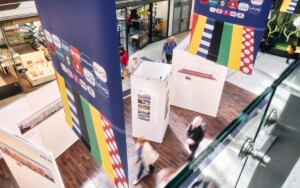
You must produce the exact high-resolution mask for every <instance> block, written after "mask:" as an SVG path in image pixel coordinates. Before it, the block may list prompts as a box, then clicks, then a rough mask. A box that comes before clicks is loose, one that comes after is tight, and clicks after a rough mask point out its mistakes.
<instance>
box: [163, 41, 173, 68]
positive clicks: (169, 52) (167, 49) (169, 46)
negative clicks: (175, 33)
mask: <svg viewBox="0 0 300 188" xmlns="http://www.w3.org/2000/svg"><path fill="white" fill-rule="evenodd" d="M175 47H176V43H175V42H173V40H172V37H170V38H168V39H167V42H166V43H165V44H164V46H163V51H162V56H163V54H164V53H165V54H166V59H167V63H168V64H171V63H172V56H173V50H174V48H175Z"/></svg>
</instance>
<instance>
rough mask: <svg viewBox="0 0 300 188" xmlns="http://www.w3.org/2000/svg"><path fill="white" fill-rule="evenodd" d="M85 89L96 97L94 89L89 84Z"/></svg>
mask: <svg viewBox="0 0 300 188" xmlns="http://www.w3.org/2000/svg"><path fill="white" fill-rule="evenodd" d="M87 90H88V92H89V94H90V95H91V96H92V97H93V98H95V97H96V94H95V91H94V90H93V88H91V87H90V86H89V85H87Z"/></svg>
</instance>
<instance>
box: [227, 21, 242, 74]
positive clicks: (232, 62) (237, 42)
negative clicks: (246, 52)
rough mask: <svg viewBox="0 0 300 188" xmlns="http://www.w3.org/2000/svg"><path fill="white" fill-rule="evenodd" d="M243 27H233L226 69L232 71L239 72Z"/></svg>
mask: <svg viewBox="0 0 300 188" xmlns="http://www.w3.org/2000/svg"><path fill="white" fill-rule="evenodd" d="M242 37H243V26H241V25H234V26H233V30H232V38H231V45H230V53H229V59H228V65H227V66H228V67H229V68H231V69H234V70H240V63H241V50H242Z"/></svg>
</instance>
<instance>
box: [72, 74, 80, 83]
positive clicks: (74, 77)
mask: <svg viewBox="0 0 300 188" xmlns="http://www.w3.org/2000/svg"><path fill="white" fill-rule="evenodd" d="M73 79H74V81H75V82H76V83H77V84H79V85H80V79H79V78H78V76H77V75H76V74H75V73H74V72H73Z"/></svg>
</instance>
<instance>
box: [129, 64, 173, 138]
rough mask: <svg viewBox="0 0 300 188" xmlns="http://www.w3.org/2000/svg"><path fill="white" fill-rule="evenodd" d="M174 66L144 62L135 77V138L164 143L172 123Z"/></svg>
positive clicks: (133, 90) (132, 77)
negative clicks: (171, 87) (170, 112)
mask: <svg viewBox="0 0 300 188" xmlns="http://www.w3.org/2000/svg"><path fill="white" fill-rule="evenodd" d="M170 71H171V65H168V64H162V63H155V62H147V61H144V62H142V64H141V65H140V66H139V67H138V69H137V70H136V71H135V72H134V74H133V75H132V76H131V104H132V135H133V136H134V137H144V138H145V139H147V140H151V141H155V142H159V143H161V142H162V141H163V138H164V135H165V132H166V129H167V127H168V123H169V111H170V101H169V94H170V77H171V76H170Z"/></svg>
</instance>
